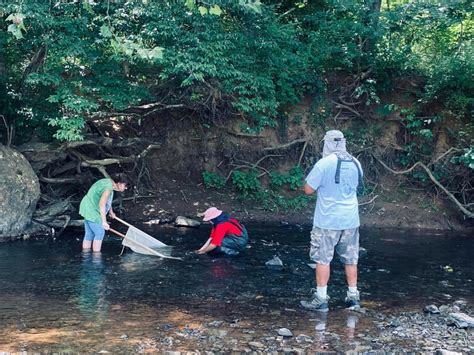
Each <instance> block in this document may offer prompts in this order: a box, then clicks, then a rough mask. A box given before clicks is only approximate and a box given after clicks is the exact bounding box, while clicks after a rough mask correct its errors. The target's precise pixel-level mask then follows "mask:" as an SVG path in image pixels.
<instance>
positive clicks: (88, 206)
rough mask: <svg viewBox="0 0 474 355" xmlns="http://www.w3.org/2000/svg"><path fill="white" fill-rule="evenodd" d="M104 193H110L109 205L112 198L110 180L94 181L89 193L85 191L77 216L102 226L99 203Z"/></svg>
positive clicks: (112, 192)
mask: <svg viewBox="0 0 474 355" xmlns="http://www.w3.org/2000/svg"><path fill="white" fill-rule="evenodd" d="M104 191H110V195H109V200H108V203H111V202H112V199H113V197H114V190H113V188H112V180H110V179H101V180H99V181H96V182H95V183H94V185H92V186H91V188H90V189H89V191H87V194H86V195H85V196H84V198H83V199H82V201H81V205H80V207H79V214H80V215H81V216H82V217H84V219H86V220H88V221H91V222H94V223H99V224H102V218H101V217H100V209H99V201H100V198H101V196H102V194H103V193H104ZM106 212H107V208H106Z"/></svg>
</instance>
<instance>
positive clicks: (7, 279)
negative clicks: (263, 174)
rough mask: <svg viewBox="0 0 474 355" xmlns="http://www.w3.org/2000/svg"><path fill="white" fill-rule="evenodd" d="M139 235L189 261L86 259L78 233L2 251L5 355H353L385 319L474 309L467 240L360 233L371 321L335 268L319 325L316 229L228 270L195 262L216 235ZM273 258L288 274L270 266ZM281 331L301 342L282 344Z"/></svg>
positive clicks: (112, 254) (278, 241) (263, 229)
mask: <svg viewBox="0 0 474 355" xmlns="http://www.w3.org/2000/svg"><path fill="white" fill-rule="evenodd" d="M119 227H120V226H118V228H119ZM142 228H143V229H144V230H145V231H147V232H148V233H149V234H151V235H153V236H154V237H156V238H158V239H159V240H161V241H162V242H165V243H167V244H169V245H172V246H174V248H173V255H175V256H179V257H182V258H183V260H181V261H180V260H169V259H160V258H157V257H153V256H144V255H140V254H137V253H134V252H131V251H130V250H126V251H125V252H124V254H123V255H122V256H119V254H120V252H121V250H122V247H121V240H120V239H119V238H116V237H106V240H105V241H104V245H103V250H102V253H98V254H96V253H82V252H81V238H82V235H81V231H77V232H68V234H65V235H62V236H61V237H59V238H56V239H55V240H52V239H41V238H40V239H35V240H27V241H19V242H12V243H5V244H0V321H1V327H0V352H1V351H9V352H17V351H32V352H34V351H42V352H65V351H70V352H72V351H73V352H100V351H102V352H105V351H108V352H132V351H133V352H138V351H140V352H146V351H150V352H152V351H157V350H178V351H179V350H186V351H193V350H200V351H202V350H216V351H226V350H232V349H234V350H244V351H245V349H247V350H248V349H257V350H271V349H276V345H275V344H278V346H279V348H285V346H287V347H290V348H292V347H293V348H294V346H297V345H298V344H297V342H296V340H295V339H296V338H297V335H300V334H304V335H307V336H310V337H311V339H312V344H311V347H310V348H309V349H310V350H314V351H316V350H333V351H347V350H351V349H357V346H360V344H361V343H363V342H364V339H371V338H373V337H376V336H377V332H378V329H377V327H376V326H375V323H374V320H376V319H377V318H378V317H379V315H385V316H386V315H387V314H399V313H400V312H405V311H418V310H422V309H423V307H424V306H426V305H429V304H436V305H441V304H446V303H451V302H454V301H455V300H464V301H465V302H467V303H468V304H470V305H472V304H473V302H474V268H473V261H472V256H473V254H474V253H473V251H474V238H472V237H470V236H466V235H457V234H456V235H455V234H453V235H446V234H434V233H431V234H426V233H425V234H422V233H419V232H416V231H404V230H397V231H394V230H391V231H387V230H375V229H373V230H368V229H366V230H362V231H361V247H363V248H364V249H365V250H366V252H365V251H364V252H363V253H362V257H361V259H360V266H359V289H360V291H361V296H362V304H363V306H364V307H365V308H366V309H367V310H369V312H368V313H367V314H359V313H354V312H350V311H347V310H345V309H344V308H343V300H344V296H345V291H346V286H345V276H344V272H343V268H342V266H341V265H340V264H339V263H338V262H333V266H332V274H331V280H330V285H329V289H328V293H329V295H330V297H331V300H330V304H329V306H330V312H329V314H328V315H327V316H321V315H319V314H315V313H311V312H307V311H304V310H302V309H300V308H299V300H301V299H304V298H307V297H308V296H309V292H310V289H311V288H312V287H314V270H312V268H311V267H310V266H309V265H308V264H310V263H311V261H310V260H309V258H308V247H309V229H306V228H296V227H291V226H277V227H276V226H249V228H248V229H249V233H250V238H251V242H250V248H249V249H248V251H247V253H246V254H245V255H244V256H241V257H238V258H234V259H229V258H210V257H208V256H206V255H202V256H200V255H196V254H194V253H193V252H192V251H193V250H195V249H197V248H199V247H200V246H201V245H202V244H203V243H204V242H205V240H206V239H207V236H208V233H209V228H208V227H207V226H202V227H201V228H199V229H185V228H174V227H160V228H159V229H158V228H155V229H149V228H148V229H147V228H145V227H142ZM122 230H123V228H122ZM274 255H277V256H279V257H280V259H281V260H282V261H283V263H284V268H283V270H270V269H268V268H267V267H266V266H265V262H266V261H267V260H269V259H271V258H272V257H273V256H274ZM283 327H285V328H288V329H290V330H291V331H292V332H293V334H294V337H292V338H282V337H279V336H278V334H277V331H278V329H280V328H283ZM300 340H301V341H303V342H304V341H305V340H304V337H300ZM368 341H369V340H368ZM252 342H253V343H254V344H250V343H252ZM255 342H256V343H255ZM299 342H300V341H298V343H299ZM249 344H250V345H249ZM260 345H263V346H264V348H260V349H259V346H260Z"/></svg>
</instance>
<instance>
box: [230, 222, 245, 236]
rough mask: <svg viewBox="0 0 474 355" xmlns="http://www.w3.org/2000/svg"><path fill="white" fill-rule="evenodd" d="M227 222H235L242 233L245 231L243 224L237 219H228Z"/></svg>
mask: <svg viewBox="0 0 474 355" xmlns="http://www.w3.org/2000/svg"><path fill="white" fill-rule="evenodd" d="M234 221H235V222H234ZM226 222H229V223H230V224H233V225H234V226H236V227H237V228H239V230H240V233H243V232H244V230H243V228H242V226H241V225H240V223H239V222H237V221H236V220H235V219H234V220H232V219H229V220H227V221H226Z"/></svg>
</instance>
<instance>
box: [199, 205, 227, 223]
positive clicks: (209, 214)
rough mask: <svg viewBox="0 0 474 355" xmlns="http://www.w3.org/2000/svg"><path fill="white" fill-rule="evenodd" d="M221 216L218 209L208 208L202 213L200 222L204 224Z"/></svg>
mask: <svg viewBox="0 0 474 355" xmlns="http://www.w3.org/2000/svg"><path fill="white" fill-rule="evenodd" d="M221 214H222V211H221V210H220V209H218V208H216V207H210V208H208V209H207V210H206V212H204V217H203V218H202V220H203V221H204V222H208V221H210V220H211V219H214V218H216V217H219V216H220V215H221Z"/></svg>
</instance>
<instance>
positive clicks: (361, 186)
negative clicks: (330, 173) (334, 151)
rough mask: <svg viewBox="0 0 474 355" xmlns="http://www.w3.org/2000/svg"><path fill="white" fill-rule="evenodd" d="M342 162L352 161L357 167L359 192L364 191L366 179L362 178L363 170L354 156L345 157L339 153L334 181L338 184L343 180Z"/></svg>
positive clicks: (359, 193)
mask: <svg viewBox="0 0 474 355" xmlns="http://www.w3.org/2000/svg"><path fill="white" fill-rule="evenodd" d="M342 162H352V163H354V165H355V166H356V168H357V176H358V182H357V194H358V195H361V194H362V193H363V192H364V180H363V179H362V171H361V170H360V167H359V164H357V162H356V161H355V159H354V158H353V157H351V159H343V158H341V157H339V155H337V167H336V175H335V176H334V181H335V183H336V184H339V183H340V182H341V163H342Z"/></svg>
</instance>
